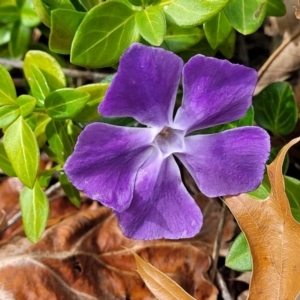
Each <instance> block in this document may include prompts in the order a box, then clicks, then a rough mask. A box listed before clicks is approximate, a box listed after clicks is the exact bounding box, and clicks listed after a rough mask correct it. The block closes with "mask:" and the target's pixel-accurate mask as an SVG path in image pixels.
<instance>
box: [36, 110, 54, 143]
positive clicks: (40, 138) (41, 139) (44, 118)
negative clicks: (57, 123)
mask: <svg viewBox="0 0 300 300" xmlns="http://www.w3.org/2000/svg"><path fill="white" fill-rule="evenodd" d="M50 121H51V119H50V118H49V116H48V115H47V114H43V113H39V114H37V120H36V126H35V129H34V135H35V137H36V140H37V142H38V145H39V148H41V147H43V146H44V144H45V142H46V141H47V137H46V133H45V130H46V126H47V124H48V123H49V122H50Z"/></svg>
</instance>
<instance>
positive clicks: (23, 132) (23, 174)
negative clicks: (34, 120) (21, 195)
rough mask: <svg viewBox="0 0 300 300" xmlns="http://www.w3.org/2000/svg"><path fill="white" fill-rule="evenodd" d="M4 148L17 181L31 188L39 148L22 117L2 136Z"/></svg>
mask: <svg viewBox="0 0 300 300" xmlns="http://www.w3.org/2000/svg"><path fill="white" fill-rule="evenodd" d="M4 147H5V151H6V153H7V156H8V158H9V160H10V161H11V164H12V166H13V168H14V171H15V172H16V174H17V176H18V177H19V179H20V180H21V181H22V182H23V183H24V184H25V185H26V186H28V187H29V188H33V185H34V182H35V179H36V175H37V171H38V165H39V154H40V153H39V148H38V145H37V141H36V138H35V136H34V133H33V132H32V130H31V128H30V127H29V126H28V124H27V123H26V122H25V121H24V119H23V118H22V117H19V118H18V119H17V121H15V122H14V123H13V124H12V125H10V126H9V127H8V129H7V131H6V132H5V135H4Z"/></svg>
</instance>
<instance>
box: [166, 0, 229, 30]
mask: <svg viewBox="0 0 300 300" xmlns="http://www.w3.org/2000/svg"><path fill="white" fill-rule="evenodd" d="M228 2H229V0H201V1H199V0H176V1H174V2H172V3H171V4H170V5H165V6H164V13H165V15H166V17H167V19H168V20H169V21H170V22H172V23H175V24H177V25H178V26H193V25H198V24H203V23H204V22H206V21H208V20H209V19H211V18H212V17H214V16H215V15H216V14H217V13H218V12H219V11H221V10H222V9H223V8H224V7H225V5H226V4H227V3H228Z"/></svg>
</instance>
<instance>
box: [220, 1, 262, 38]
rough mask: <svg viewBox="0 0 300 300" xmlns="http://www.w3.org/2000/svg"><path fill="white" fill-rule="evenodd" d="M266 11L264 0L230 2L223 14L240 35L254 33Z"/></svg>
mask: <svg viewBox="0 0 300 300" xmlns="http://www.w3.org/2000/svg"><path fill="white" fill-rule="evenodd" d="M266 11H267V3H266V0H251V1H249V0H231V1H230V2H229V4H228V5H227V6H226V7H225V8H224V12H225V14H226V16H227V18H228V19H229V21H230V23H231V24H232V26H233V27H234V28H235V29H236V30H237V31H239V32H240V33H242V34H250V33H253V32H255V31H256V30H257V29H258V28H259V27H260V25H261V24H262V22H263V20H264V19H265V16H266Z"/></svg>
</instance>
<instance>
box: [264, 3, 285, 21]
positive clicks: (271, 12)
mask: <svg viewBox="0 0 300 300" xmlns="http://www.w3.org/2000/svg"><path fill="white" fill-rule="evenodd" d="M266 2H267V16H274V17H282V16H284V15H285V13H286V8H285V5H284V3H283V1H282V0H266Z"/></svg>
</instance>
